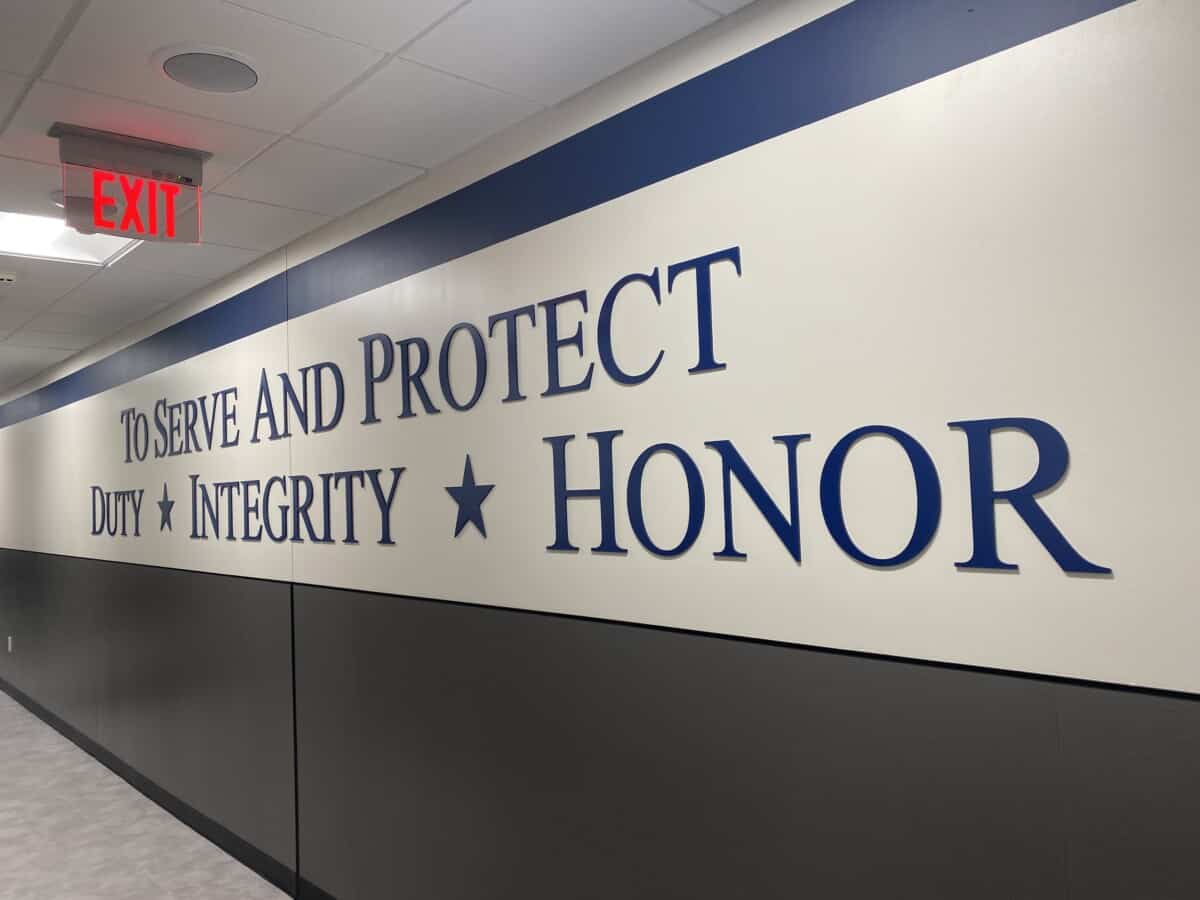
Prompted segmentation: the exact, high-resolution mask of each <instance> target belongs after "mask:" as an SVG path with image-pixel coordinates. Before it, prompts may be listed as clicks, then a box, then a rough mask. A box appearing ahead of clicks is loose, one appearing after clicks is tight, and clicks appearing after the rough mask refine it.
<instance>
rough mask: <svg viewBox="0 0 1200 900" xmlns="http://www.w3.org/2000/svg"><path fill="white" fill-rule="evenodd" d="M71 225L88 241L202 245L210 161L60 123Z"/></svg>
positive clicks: (53, 134) (65, 200) (195, 153)
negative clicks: (90, 237)
mask: <svg viewBox="0 0 1200 900" xmlns="http://www.w3.org/2000/svg"><path fill="white" fill-rule="evenodd" d="M49 134H50V136H51V137H56V138H58V142H59V159H60V160H61V162H62V178H63V205H64V209H65V210H66V219H67V224H68V225H70V226H71V227H72V228H74V229H75V230H76V231H79V232H81V233H83V234H93V233H104V234H115V235H120V236H121V237H128V238H136V239H138V240H143V241H170V242H184V243H197V242H199V240H200V192H201V185H202V183H203V170H204V160H205V159H206V158H208V156H209V155H210V154H207V153H202V152H200V151H197V150H187V149H184V148H182V147H174V146H171V145H169V144H160V143H157V142H155V141H147V140H144V139H141V138H132V137H126V136H124V135H117V134H110V133H108V132H103V131H95V130H93V129H88V128H80V127H77V126H74V125H63V124H61V123H57V124H55V125H54V127H52V128H51V129H50V132H49Z"/></svg>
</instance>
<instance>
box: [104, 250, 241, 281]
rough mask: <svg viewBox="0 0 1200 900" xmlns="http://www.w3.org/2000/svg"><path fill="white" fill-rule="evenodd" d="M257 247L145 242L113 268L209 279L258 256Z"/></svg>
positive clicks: (230, 270)
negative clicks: (246, 248) (244, 247)
mask: <svg viewBox="0 0 1200 900" xmlns="http://www.w3.org/2000/svg"><path fill="white" fill-rule="evenodd" d="M261 255H262V254H260V253H259V252H258V251H257V250H243V249H241V248H240V247H222V246H220V245H219V244H166V243H155V242H147V243H145V244H142V245H141V246H140V247H138V248H137V249H135V250H134V251H133V252H131V253H130V254H129V255H128V256H126V257H125V258H124V259H122V260H121V261H120V262H119V263H117V266H115V267H114V268H117V267H119V268H129V269H137V270H140V271H144V272H158V273H161V274H166V275H184V276H187V277H189V278H201V279H204V280H206V281H213V280H215V279H217V278H220V277H221V276H222V275H228V274H229V273H230V272H233V271H234V270H236V269H240V268H241V267H242V266H244V265H246V264H247V263H250V262H253V261H254V260H256V259H258V257H259V256H261Z"/></svg>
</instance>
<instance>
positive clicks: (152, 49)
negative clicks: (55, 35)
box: [45, 0, 381, 132]
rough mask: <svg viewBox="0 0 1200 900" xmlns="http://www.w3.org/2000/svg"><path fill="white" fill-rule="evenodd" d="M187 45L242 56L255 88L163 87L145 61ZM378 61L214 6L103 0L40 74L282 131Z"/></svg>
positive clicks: (348, 46) (216, 1)
mask: <svg viewBox="0 0 1200 900" xmlns="http://www.w3.org/2000/svg"><path fill="white" fill-rule="evenodd" d="M196 45H204V46H210V47H219V48H224V49H228V50H232V51H235V52H237V53H239V54H241V55H244V56H245V57H247V58H248V59H249V60H251V61H252V62H253V63H254V68H255V70H256V71H257V72H258V75H259V82H258V84H257V85H256V86H255V87H254V88H252V89H251V90H249V91H245V92H242V93H236V94H216V93H206V92H203V91H196V90H192V89H191V88H187V87H184V86H183V85H181V84H178V83H177V82H175V81H172V80H171V79H170V78H168V77H167V76H166V75H165V74H163V72H162V71H161V69H157V68H156V64H155V63H154V62H153V59H152V57H153V56H154V54H155V53H157V52H158V51H159V50H163V49H165V48H175V47H179V48H181V49H182V48H185V47H187V46H192V47H194V46H196ZM380 58H381V55H380V54H379V53H378V52H376V51H374V50H371V49H368V48H366V47H362V46H360V45H358V44H352V43H349V42H347V41H343V40H338V39H337V38H331V37H326V36H324V35H320V34H317V33H316V32H313V31H310V30H308V29H305V28H299V27H297V26H295V25H289V24H287V23H285V22H281V21H279V20H278V19H273V18H270V17H268V16H263V15H259V14H258V13H255V12H251V11H249V10H246V9H242V8H241V7H237V6H231V5H229V4H227V3H222V2H220V0H104V2H102V3H92V4H91V5H90V6H89V7H88V9H87V11H86V12H85V13H84V14H83V16H82V17H81V18H80V20H79V23H78V24H77V25H76V26H75V28H74V29H73V30H72V32H71V35H70V37H69V38H68V39H67V41H66V43H65V44H64V45H63V47H62V49H61V50H60V51H59V52H58V54H57V55H56V56H55V58H54V62H53V63H52V64H51V65H50V67H49V68H48V69H47V70H46V75H45V77H46V78H47V79H48V80H50V81H55V82H60V83H65V84H70V85H75V86H77V87H86V88H88V89H90V90H94V91H99V92H101V93H105V94H113V95H116V96H118V97H126V98H129V99H131V100H138V101H141V102H144V103H152V104H155V105H157V106H165V107H168V108H170V109H177V110H181V111H183V112H189V113H194V114H196V115H202V116H209V117H211V118H214V119H220V120H221V121H223V122H234V123H236V124H240V125H248V126H251V127H258V128H265V129H267V130H268V131H280V132H283V131H291V130H292V129H293V128H295V127H296V126H297V125H299V124H300V122H301V120H303V119H304V118H305V117H306V116H308V115H309V114H310V113H311V112H312V111H313V110H314V109H315V108H316V107H317V105H318V104H319V103H320V102H322V101H323V100H325V99H326V98H328V97H330V96H332V95H333V94H334V93H335V92H336V91H338V90H340V89H341V88H343V87H344V86H345V85H347V84H349V83H350V82H351V81H352V80H354V79H355V78H357V77H358V76H359V75H360V74H362V72H364V71H365V70H366V69H367V68H369V67H370V66H372V65H373V64H374V63H376V62H377V61H378V60H379V59H380Z"/></svg>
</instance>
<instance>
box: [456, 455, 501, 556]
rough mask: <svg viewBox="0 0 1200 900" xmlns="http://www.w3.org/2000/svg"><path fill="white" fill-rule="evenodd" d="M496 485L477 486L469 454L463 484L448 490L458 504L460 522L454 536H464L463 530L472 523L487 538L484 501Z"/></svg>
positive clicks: (457, 523)
mask: <svg viewBox="0 0 1200 900" xmlns="http://www.w3.org/2000/svg"><path fill="white" fill-rule="evenodd" d="M494 487H495V485H494V484H476V483H475V472H474V470H473V469H472V468H471V454H469V453H468V454H467V463H466V465H465V466H463V477H462V484H461V485H459V486H458V487H448V488H446V493H447V494H449V495H450V496H451V497H453V498H454V502H455V503H457V504H458V521H457V522H455V523H454V536H455V537H458V536H459V535H460V534H462V530H463V529H464V528H466V527H467V523H468V522H470V523H471V524H472V525H474V526H475V527H476V528H478V529H479V533H480V534H482V535H483V536H484V537H485V538H486V537H487V529H486V528H485V527H484V525H483V501H484V500H486V499H487V495H488V494H490V493H491V492H492V488H494Z"/></svg>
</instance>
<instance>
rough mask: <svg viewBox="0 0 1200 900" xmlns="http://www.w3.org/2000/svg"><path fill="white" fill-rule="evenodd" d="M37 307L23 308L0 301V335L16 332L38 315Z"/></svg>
mask: <svg viewBox="0 0 1200 900" xmlns="http://www.w3.org/2000/svg"><path fill="white" fill-rule="evenodd" d="M39 309H41V307H39V306H23V305H22V304H19V303H8V302H6V301H5V300H3V299H0V334H8V333H9V332H10V331H16V330H17V329H18V328H21V327H23V326H24V325H25V323H27V322H28V321H29V320H30V319H32V318H33V317H34V316H36V315H37V314H38V310H39Z"/></svg>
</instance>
